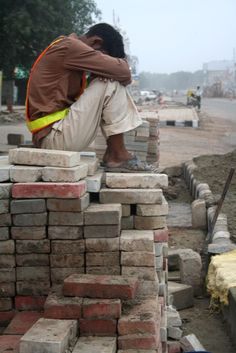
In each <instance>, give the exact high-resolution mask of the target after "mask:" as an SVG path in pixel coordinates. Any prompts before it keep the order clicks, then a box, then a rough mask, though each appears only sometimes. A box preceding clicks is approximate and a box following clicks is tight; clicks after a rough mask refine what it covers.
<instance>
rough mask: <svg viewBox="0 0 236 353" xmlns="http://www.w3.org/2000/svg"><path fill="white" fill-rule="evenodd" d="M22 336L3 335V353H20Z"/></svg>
mask: <svg viewBox="0 0 236 353" xmlns="http://www.w3.org/2000/svg"><path fill="white" fill-rule="evenodd" d="M20 339H21V336H20V335H2V336H0V347H1V352H3V353H4V352H11V353H18V349H19V344H20Z"/></svg>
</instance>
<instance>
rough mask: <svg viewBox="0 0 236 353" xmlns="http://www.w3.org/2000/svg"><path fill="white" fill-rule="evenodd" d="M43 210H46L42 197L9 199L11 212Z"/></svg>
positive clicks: (37, 211)
mask: <svg viewBox="0 0 236 353" xmlns="http://www.w3.org/2000/svg"><path fill="white" fill-rule="evenodd" d="M45 211H46V202H45V200H44V199H32V200H12V201H11V214H21V213H42V212H45Z"/></svg>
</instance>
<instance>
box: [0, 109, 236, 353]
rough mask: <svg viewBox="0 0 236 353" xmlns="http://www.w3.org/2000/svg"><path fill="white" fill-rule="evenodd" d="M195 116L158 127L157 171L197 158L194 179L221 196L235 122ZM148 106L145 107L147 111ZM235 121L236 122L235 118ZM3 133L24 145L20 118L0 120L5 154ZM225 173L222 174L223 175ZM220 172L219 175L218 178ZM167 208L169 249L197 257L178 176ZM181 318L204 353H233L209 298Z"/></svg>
mask: <svg viewBox="0 0 236 353" xmlns="http://www.w3.org/2000/svg"><path fill="white" fill-rule="evenodd" d="M203 107H204V108H203V110H202V112H201V113H200V114H199V118H200V126H199V128H192V127H174V126H168V127H161V129H160V141H161V145H160V167H161V169H165V168H170V167H173V166H179V165H181V163H182V162H184V161H188V160H191V159H193V158H195V157H198V158H197V160H196V163H197V165H198V166H199V169H198V176H197V177H198V179H199V180H201V181H202V182H207V183H209V185H210V187H211V188H212V191H213V192H214V193H216V194H221V192H222V190H223V184H224V180H225V179H226V177H227V171H228V170H229V168H230V167H231V166H232V165H231V164H232V158H231V157H233V158H234V159H233V160H234V163H235V153H234V154H232V155H227V158H225V157H223V156H222V155H224V154H226V153H229V152H232V151H233V150H234V149H236V120H235V121H233V119H232V117H231V116H229V118H227V117H223V118H222V110H220V109H219V110H217V107H216V109H215V110H213V109H211V110H210V109H205V106H203ZM152 108H156V107H152V106H151V105H150V110H151V109H152ZM235 119H236V118H235ZM8 133H22V134H24V135H25V139H26V140H28V139H29V137H30V135H29V133H28V132H27V129H26V127H25V125H24V123H23V122H22V121H21V120H20V119H18V118H17V119H14V118H13V119H12V118H11V117H10V116H9V119H8V121H6V119H0V147H1V150H2V151H4V150H5V151H7V149H8V146H7V144H6V141H7V134H8ZM223 171H224V173H223ZM222 173H223V174H222ZM235 180H236V176H235V177H234V180H233V183H232V185H233V186H231V188H232V189H231V190H230V195H231V194H232V195H233V197H231V198H230V200H229V201H227V202H228V206H225V207H228V208H227V209H226V208H225V209H224V211H225V212H229V210H230V209H231V210H232V212H231V213H230V212H229V214H230V215H229V217H230V219H231V221H229V226H230V230H231V232H232V231H233V232H234V234H236V233H235V224H234V222H233V220H232V219H233V212H234V218H236V217H235V209H233V207H235V205H234V206H233V204H234V202H233V198H234V199H235ZM167 198H168V202H169V205H170V215H169V218H168V222H169V227H170V244H169V245H170V247H175V248H191V249H193V250H195V251H198V252H200V253H201V252H202V248H203V243H204V237H205V234H204V232H202V231H199V230H193V229H191V209H190V204H191V202H192V199H191V197H190V195H189V192H188V190H187V188H186V185H185V183H184V181H183V179H182V178H181V176H177V177H174V178H170V188H169V192H168V195H167ZM177 225H178V226H177ZM180 314H181V318H182V319H183V323H184V324H183V328H184V334H188V333H194V334H196V336H197V337H198V338H199V340H200V341H201V343H202V344H203V345H204V346H205V348H206V349H207V350H209V351H210V352H212V353H223V352H224V353H234V352H235V348H233V346H232V344H231V342H230V339H229V337H228V335H227V328H226V326H225V324H224V323H223V321H222V317H221V315H220V314H217V313H215V312H212V311H211V310H210V309H209V298H208V297H207V296H205V295H203V296H202V297H199V298H196V299H195V306H194V307H193V308H190V309H185V310H182V311H181V312H180Z"/></svg>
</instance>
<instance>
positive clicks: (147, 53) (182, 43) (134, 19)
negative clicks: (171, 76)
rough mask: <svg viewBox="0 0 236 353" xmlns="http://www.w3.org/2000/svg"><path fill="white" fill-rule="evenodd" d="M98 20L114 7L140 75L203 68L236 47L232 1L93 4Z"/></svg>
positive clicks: (102, 0) (104, 0)
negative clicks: (136, 60)
mask: <svg viewBox="0 0 236 353" xmlns="http://www.w3.org/2000/svg"><path fill="white" fill-rule="evenodd" d="M95 2H96V3H97V5H98V8H99V9H100V10H101V11H102V21H104V22H107V23H110V24H113V20H112V19H113V15H112V12H113V9H114V10H115V14H116V16H118V17H119V18H120V25H121V27H122V29H123V30H125V31H126V33H127V35H128V37H129V39H130V43H131V45H130V49H131V54H133V55H137V56H138V58H139V71H150V72H160V73H170V72H175V71H179V70H185V71H195V70H199V69H202V63H203V62H207V61H211V60H232V58H233V48H236V0H162V1H161V0H146V1H145V0H95Z"/></svg>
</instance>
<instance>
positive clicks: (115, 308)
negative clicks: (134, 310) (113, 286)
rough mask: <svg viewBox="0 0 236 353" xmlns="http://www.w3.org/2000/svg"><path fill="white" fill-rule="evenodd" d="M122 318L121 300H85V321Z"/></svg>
mask: <svg viewBox="0 0 236 353" xmlns="http://www.w3.org/2000/svg"><path fill="white" fill-rule="evenodd" d="M120 316H121V301H120V300H119V299H99V300H97V299H84V301H83V318H85V319H118V318H119V317H120Z"/></svg>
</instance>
